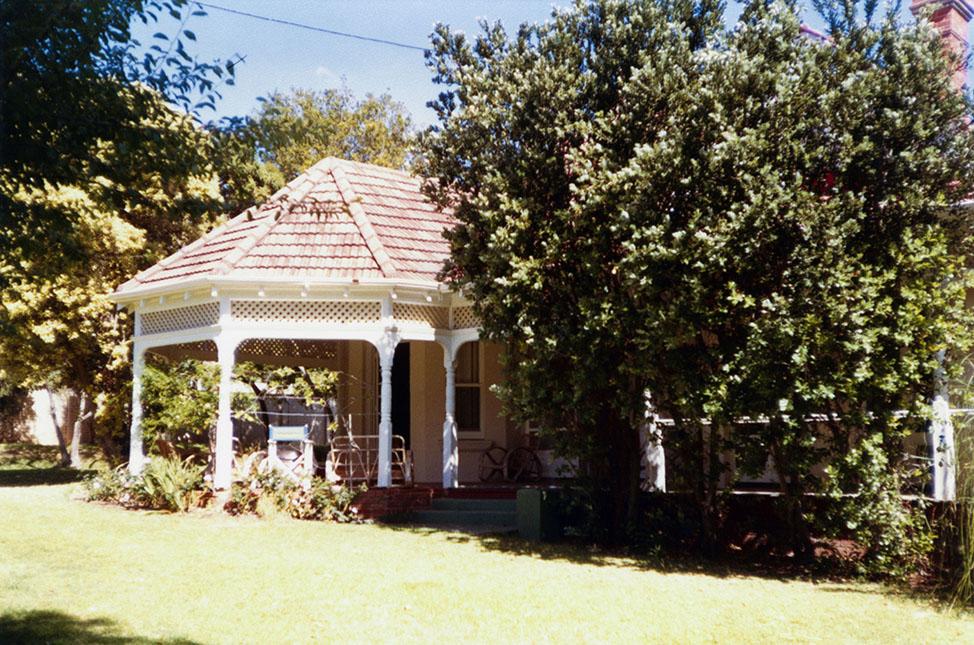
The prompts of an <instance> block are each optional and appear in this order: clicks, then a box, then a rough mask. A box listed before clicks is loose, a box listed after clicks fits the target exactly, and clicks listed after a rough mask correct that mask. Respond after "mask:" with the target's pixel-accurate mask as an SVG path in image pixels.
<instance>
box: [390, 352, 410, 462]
mask: <svg viewBox="0 0 974 645" xmlns="http://www.w3.org/2000/svg"><path fill="white" fill-rule="evenodd" d="M392 433H393V434H397V435H399V436H401V437H402V438H403V439H404V440H405V442H406V447H407V448H409V343H399V344H398V345H396V355H395V357H394V358H393V360H392Z"/></svg>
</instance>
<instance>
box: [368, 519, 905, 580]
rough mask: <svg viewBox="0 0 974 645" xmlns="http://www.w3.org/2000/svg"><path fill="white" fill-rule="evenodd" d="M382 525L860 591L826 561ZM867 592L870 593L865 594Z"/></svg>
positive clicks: (462, 540) (628, 565) (592, 559)
mask: <svg viewBox="0 0 974 645" xmlns="http://www.w3.org/2000/svg"><path fill="white" fill-rule="evenodd" d="M377 526H382V527H384V528H387V529H390V530H393V531H400V532H407V533H413V534H416V535H429V536H434V535H436V536H442V537H445V539H446V540H447V541H449V542H453V543H456V544H474V545H476V546H477V547H479V548H480V549H482V550H484V551H490V552H495V553H503V554H507V555H513V556H521V557H528V558H533V559H538V560H551V561H560V562H570V563H573V564H581V565H588V566H600V567H615V568H622V569H637V570H642V571H655V572H657V573H664V574H691V575H694V574H695V575H705V576H711V577H718V578H763V579H769V580H778V581H789V580H790V581H805V582H820V583H835V584H840V585H843V586H847V587H848V588H857V585H855V584H850V583H851V580H850V578H849V576H848V575H844V574H842V573H839V572H837V571H836V570H834V569H833V568H830V567H829V566H828V565H827V564H825V563H823V562H814V561H813V562H810V563H801V562H796V561H794V560H793V559H791V558H785V557H780V558H760V559H754V558H749V557H747V556H745V555H740V554H736V553H725V554H721V555H719V556H716V557H714V558H705V557H702V556H700V555H696V554H694V553H690V552H687V553H680V552H674V551H663V552H648V551H646V550H638V549H618V550H613V549H607V548H603V547H599V546H594V545H591V544H588V543H584V542H579V541H570V540H562V541H560V542H533V541H530V540H526V539H524V538H521V537H519V536H518V535H517V534H516V533H513V532H508V533H497V532H494V533H486V532H480V531H477V530H465V529H463V528H458V527H428V526H418V525H411V524H378V525H377ZM901 591H902V590H898V589H895V588H890V589H889V593H893V594H899V593H901ZM862 592H863V593H871V592H869V591H865V590H862ZM904 593H908V592H904Z"/></svg>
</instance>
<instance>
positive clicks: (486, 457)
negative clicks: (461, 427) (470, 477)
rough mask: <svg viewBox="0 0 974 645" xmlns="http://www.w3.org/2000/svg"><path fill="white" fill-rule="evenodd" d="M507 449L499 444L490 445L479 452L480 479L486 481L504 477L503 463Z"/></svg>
mask: <svg viewBox="0 0 974 645" xmlns="http://www.w3.org/2000/svg"><path fill="white" fill-rule="evenodd" d="M506 460H507V451H506V450H505V449H504V448H501V447H500V446H491V447H490V448H488V449H487V450H485V451H483V452H482V453H480V473H479V474H480V481H482V482H488V481H493V480H501V479H504V464H505V462H506Z"/></svg>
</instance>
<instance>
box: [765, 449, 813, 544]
mask: <svg viewBox="0 0 974 645" xmlns="http://www.w3.org/2000/svg"><path fill="white" fill-rule="evenodd" d="M771 454H772V456H773V457H774V463H775V472H776V473H777V475H778V485H779V488H780V490H781V495H782V501H783V503H784V518H783V519H784V522H785V531H786V533H787V540H788V543H789V545H790V546H791V548H792V550H793V551H794V553H795V557H796V558H797V559H799V560H808V559H810V558H811V557H812V555H813V554H814V548H813V546H812V535H811V532H810V531H809V529H808V522H806V521H805V515H804V512H803V508H802V497H803V495H804V490H803V487H802V485H801V480H800V477H801V475H800V474H799V473H796V472H794V470H793V469H788V468H787V460H786V458H785V455H784V451H783V450H782V448H781V444H780V443H779V442H777V441H772V442H771ZM789 470H791V472H788V471H789Z"/></svg>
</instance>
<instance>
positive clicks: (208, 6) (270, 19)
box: [193, 2, 430, 53]
mask: <svg viewBox="0 0 974 645" xmlns="http://www.w3.org/2000/svg"><path fill="white" fill-rule="evenodd" d="M193 4H196V5H199V6H200V7H203V8H206V9H214V10H216V11H223V12H226V13H230V14H235V15H238V16H245V17H247V18H253V19H255V20H263V21H264V22H271V23H275V24H279V25H286V26H289V27H298V28H299V29H307V30H308V31H317V32H319V33H323V34H329V35H331V36H339V37H341V38H352V39H354V40H362V41H365V42H370V43H378V44H380V45H389V46H390V47H399V48H401V49H411V50H414V51H421V52H424V53H426V52H428V51H430V50H429V48H427V47H420V46H419V45H411V44H409V43H401V42H397V41H395V40H388V39H386V38H376V37H373V36H363V35H362V34H354V33H351V32H348V31H338V30H336V29H328V28H327V27H317V26H315V25H308V24H304V23H301V22H295V21H293V20H285V19H283V18H275V17H273V16H262V15H259V14H256V13H250V12H248V11H241V10H239V9H231V8H230V7H222V6H220V5H216V4H211V3H209V2H194V3H193Z"/></svg>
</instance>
